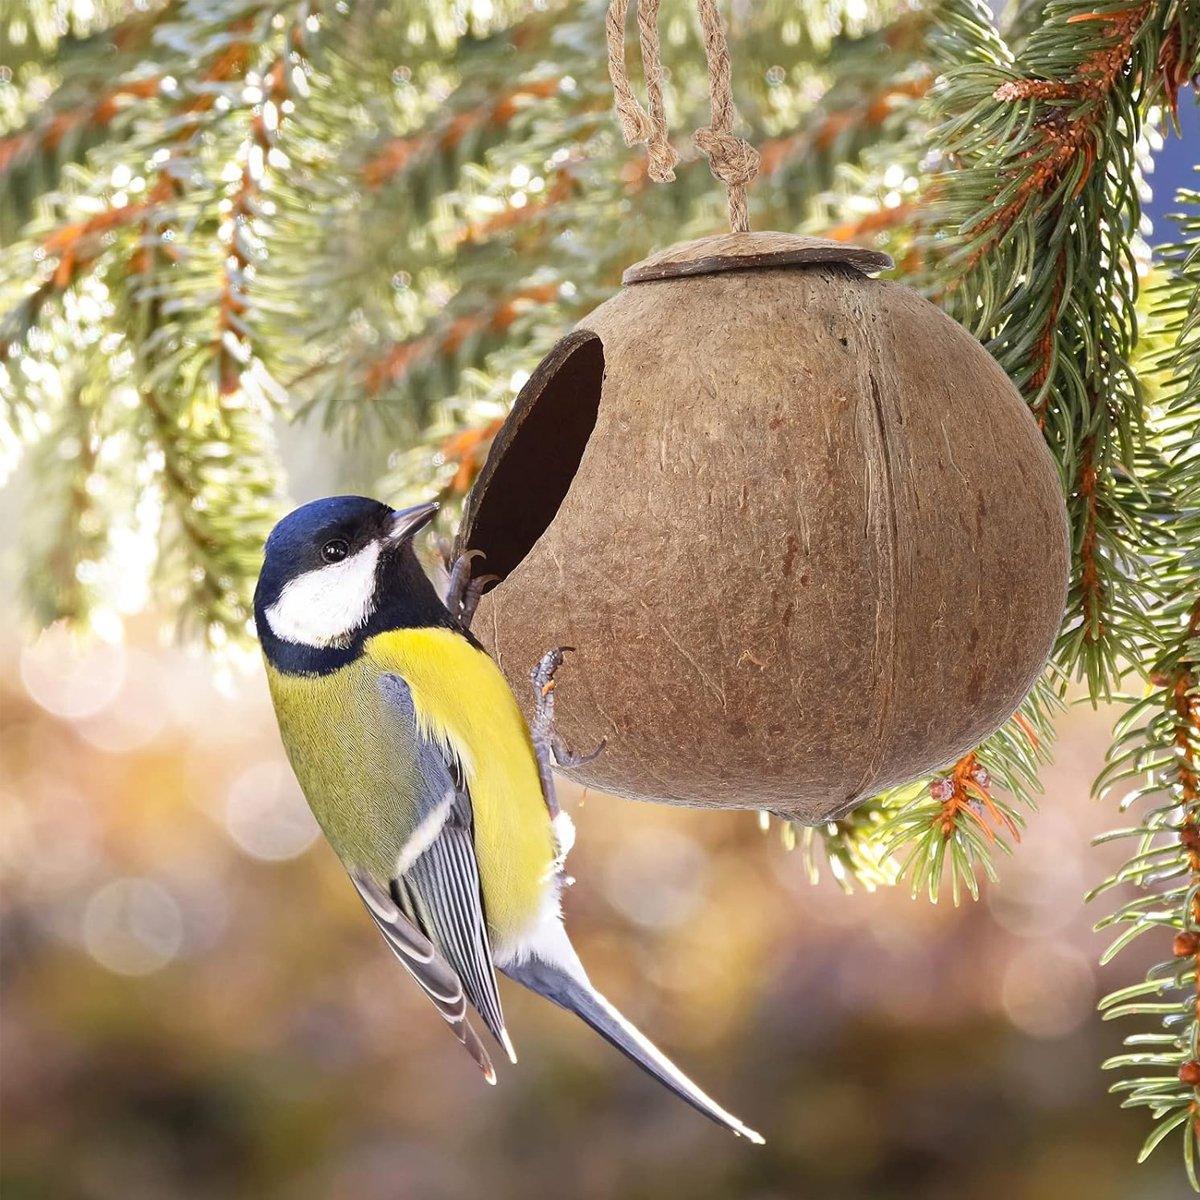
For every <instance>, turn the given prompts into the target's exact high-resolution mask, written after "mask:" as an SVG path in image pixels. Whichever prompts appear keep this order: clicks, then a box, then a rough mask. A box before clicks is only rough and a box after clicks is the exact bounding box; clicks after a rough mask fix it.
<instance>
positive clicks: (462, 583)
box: [446, 550, 499, 629]
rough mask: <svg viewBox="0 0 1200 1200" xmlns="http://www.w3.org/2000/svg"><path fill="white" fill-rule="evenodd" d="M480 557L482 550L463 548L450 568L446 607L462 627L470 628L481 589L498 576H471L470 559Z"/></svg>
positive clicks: (481, 593) (481, 592)
mask: <svg viewBox="0 0 1200 1200" xmlns="http://www.w3.org/2000/svg"><path fill="white" fill-rule="evenodd" d="M482 557H483V551H482V550H465V551H463V553H462V554H460V555H459V556H458V557H457V558H456V559H455V560H454V565H453V566H452V567H451V568H450V584H449V586H448V587H447V589H446V607H447V608H448V609H449V610H450V612H451V614H452V615H453V616H454V617H455V618H457V620H458V623H459V624H460V625H461V626H462V627H463V628H464V629H470V628H471V621H472V620H473V619H474V617H475V609H476V608H477V607H478V606H479V597H480V596H482V595H483V589H484V588H486V587H487V585H488V584H489V583H494V582H495V581H496V580H497V579H498V578H499V576H498V575H478V576H472V574H471V563H472V561H473V560H474V559H476V558H482Z"/></svg>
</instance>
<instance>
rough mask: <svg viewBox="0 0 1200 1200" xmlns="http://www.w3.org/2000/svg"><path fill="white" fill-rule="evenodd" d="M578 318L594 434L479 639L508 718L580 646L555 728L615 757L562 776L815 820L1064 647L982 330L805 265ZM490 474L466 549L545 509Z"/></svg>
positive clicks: (899, 769) (567, 670) (925, 749)
mask: <svg viewBox="0 0 1200 1200" xmlns="http://www.w3.org/2000/svg"><path fill="white" fill-rule="evenodd" d="M748 236H751V237H753V236H755V235H748ZM759 236H761V235H759ZM582 325H583V326H584V327H586V328H588V329H591V330H593V331H594V332H595V333H597V334H598V335H599V336H600V338H601V339H602V342H603V353H604V363H605V375H604V381H603V393H602V398H601V401H600V407H599V413H598V416H597V419H596V424H595V429H594V431H593V433H592V436H591V438H590V440H589V441H588V443H587V446H586V449H585V450H584V453H583V457H582V460H581V461H580V465H579V471H578V473H577V475H576V476H575V478H574V481H573V483H571V485H570V489H569V491H568V492H567V494H566V498H565V500H564V501H563V503H562V507H561V509H560V510H559V511H558V514H557V516H555V517H554V519H553V521H552V522H551V524H550V525H549V528H547V529H546V530H545V532H544V533H543V534H542V536H541V537H540V539H539V540H538V541H537V543H536V544H535V545H534V546H533V548H532V550H531V551H530V553H529V554H528V555H527V556H526V557H525V558H524V560H523V561H521V562H520V563H519V565H517V566H516V567H515V569H514V570H513V571H512V573H511V574H510V575H509V577H508V578H507V579H506V580H505V582H503V583H502V584H500V585H499V586H498V587H497V588H496V589H495V590H494V591H493V592H491V593H490V594H489V595H488V596H485V597H484V600H483V602H482V604H481V605H480V610H479V615H478V617H477V619H476V625H475V631H476V633H477V634H478V635H479V636H480V638H481V639H482V640H483V641H484V642H485V644H487V645H488V646H489V648H490V649H492V650H493V652H494V653H495V654H496V656H497V658H498V660H499V662H500V665H501V667H502V668H503V669H504V671H505V673H506V674H507V675H508V677H509V678H510V680H511V681H512V682H513V685H514V687H515V689H516V692H517V695H518V697H519V698H520V699H521V700H522V702H523V703H528V702H529V700H530V697H529V690H530V689H529V686H528V672H529V670H530V668H531V667H532V666H533V664H534V662H535V661H536V660H537V658H538V657H539V656H540V655H541V653H542V652H543V651H544V650H545V649H547V648H548V647H550V646H553V645H556V644H567V645H573V646H576V647H577V648H578V653H577V654H576V655H574V656H572V657H571V658H569V659H568V662H567V664H566V666H565V667H564V668H563V670H562V671H561V673H560V677H559V688H558V712H559V722H560V728H561V730H562V732H563V734H564V735H565V737H566V738H567V740H568V741H569V742H571V743H573V744H574V745H576V746H579V747H582V748H587V747H590V746H591V745H592V744H594V743H595V742H596V741H597V740H598V739H599V738H600V737H606V738H607V739H608V748H607V749H606V750H605V752H604V753H603V754H602V755H601V756H600V757H599V758H598V759H596V760H595V762H593V763H591V764H590V765H588V766H587V767H585V768H583V769H582V770H578V771H574V772H569V774H571V775H572V776H573V777H575V778H577V779H579V780H580V781H582V782H586V783H588V784H591V785H593V786H595V787H597V788H601V789H603V790H605V791H611V792H617V793H621V794H625V795H630V796H636V797H641V798H646V799H656V800H665V801H671V802H677V803H687V804H717V805H726V806H734V807H759V806H762V807H767V808H771V809H774V810H777V811H780V812H787V813H792V814H795V815H797V816H799V817H801V818H802V819H805V820H808V821H818V820H821V819H823V818H826V817H829V816H831V815H834V814H837V813H840V812H842V811H845V810H846V809H847V808H848V807H850V806H852V805H853V803H854V802H855V801H856V800H858V799H860V798H862V797H864V796H866V795H869V794H872V793H873V792H875V791H877V790H879V789H880V788H882V787H885V786H887V785H890V784H894V783H898V782H901V781H903V780H906V779H910V778H914V777H916V776H918V775H920V774H922V773H924V772H926V771H928V770H930V769H931V768H933V767H936V766H938V765H941V764H942V763H945V762H948V761H950V760H952V759H953V758H955V757H956V756H957V755H959V754H960V753H961V752H963V751H964V750H966V749H968V748H970V747H971V746H973V745H974V744H975V743H976V742H977V741H978V740H979V739H980V738H982V737H983V736H985V735H986V734H988V733H990V732H991V731H992V730H993V729H995V728H996V727H997V726H998V725H999V724H1000V723H1002V722H1003V721H1004V720H1005V719H1006V718H1007V717H1008V716H1009V714H1010V713H1011V712H1012V710H1013V709H1014V707H1015V706H1016V705H1017V703H1018V702H1019V700H1020V699H1021V697H1022V696H1023V695H1024V693H1025V691H1026V690H1027V689H1028V687H1029V686H1030V685H1031V683H1032V682H1033V680H1034V679H1035V678H1036V676H1037V674H1038V672H1039V670H1040V669H1041V667H1042V665H1043V664H1044V662H1045V659H1046V657H1047V654H1048V653H1049V650H1050V647H1051V645H1052V642H1053V639H1054V635H1055V633H1056V631H1057V628H1058V624H1059V619H1060V616H1061V613H1062V608H1063V601H1064V595H1065V588H1066V578H1067V560H1068V548H1067V540H1066V539H1067V534H1066V522H1065V512H1064V507H1063V501H1062V496H1061V493H1060V490H1059V483H1058V476H1057V472H1056V471H1055V469H1054V466H1053V463H1052V460H1051V458H1050V455H1049V453H1048V451H1047V450H1046V448H1045V445H1044V443H1043V441H1042V438H1041V435H1040V433H1039V432H1038V430H1037V428H1036V425H1035V423H1034V421H1033V419H1032V417H1031V416H1030V414H1029V412H1028V410H1027V408H1026V407H1025V405H1024V403H1023V402H1022V400H1021V398H1020V396H1019V395H1018V394H1017V392H1016V391H1015V389H1014V388H1013V387H1012V385H1011V384H1010V383H1009V381H1008V379H1007V378H1006V377H1005V376H1004V374H1003V372H1002V371H1001V370H1000V368H999V367H998V366H997V365H996V364H995V362H994V361H993V360H992V359H991V358H990V357H989V356H988V354H987V353H986V352H985V351H984V350H983V349H982V347H980V346H979V344H978V343H977V342H976V341H975V340H974V339H973V338H971V337H970V336H969V335H968V334H967V333H966V332H965V331H963V330H962V329H961V328H959V327H958V326H957V325H956V324H954V322H952V321H951V320H949V318H947V317H945V316H944V315H943V314H942V313H940V312H939V311H938V310H937V309H935V308H933V307H932V306H931V305H929V304H927V303H926V302H925V301H923V300H922V299H920V298H919V297H918V296H917V295H916V294H915V293H913V292H911V291H909V290H907V289H905V288H903V287H900V286H898V285H896V284H892V283H886V282H883V281H879V280H872V279H868V278H866V277H864V276H863V275H861V274H860V273H858V272H857V271H854V270H852V269H849V268H847V267H845V266H817V265H809V266H804V267H798V268H794V269H789V270H769V271H762V270H749V271H729V270H726V271H723V272H721V273H718V274H706V275H700V276H694V277H690V278H680V279H674V280H668V281H663V282H652V283H639V284H637V285H636V286H633V287H629V288H626V289H625V290H624V291H622V292H620V293H619V294H618V295H616V296H615V297H613V298H612V299H611V300H609V301H608V302H607V303H605V304H603V305H601V306H600V307H599V308H598V309H597V310H596V311H595V312H594V313H592V314H591V315H590V316H589V317H588V318H587V319H586V320H585V321H584V322H583V323H582ZM568 359H570V360H571V361H575V358H573V357H572V356H570V355H568ZM535 385H537V387H538V390H539V391H541V390H542V389H546V388H547V382H546V378H545V376H544V375H543V376H542V377H541V378H540V379H539V377H538V376H535V377H534V379H531V381H530V385H529V386H530V388H533V387H534V386H535ZM593 387H594V381H593V382H592V384H590V385H586V386H580V384H579V382H578V376H576V382H575V383H573V384H572V388H578V389H579V393H580V402H586V397H587V395H588V394H589V393H590V391H591V389H592V388H593ZM548 390H550V391H554V390H555V389H554V385H553V382H551V383H550V384H549V389H548ZM570 390H571V389H566V391H570ZM539 403H540V402H539ZM554 403H555V404H561V403H563V394H562V393H561V392H560V393H556V399H555V400H554ZM527 404H528V402H527ZM527 404H526V406H527ZM520 408H521V404H520V402H519V404H518V411H520ZM506 447H507V449H508V451H509V452H510V453H511V452H512V441H511V437H510V438H509V439H508V440H507V441H498V443H497V450H496V451H495V453H496V454H497V455H498V456H499V455H502V454H503V453H504V451H505V449H506ZM541 452H542V453H543V454H549V455H552V454H553V453H554V452H555V447H554V442H553V439H552V438H546V439H544V441H543V443H542V450H541ZM493 478H500V477H499V476H494V475H493V474H491V473H486V472H485V475H484V477H483V484H484V486H483V487H482V488H480V489H478V492H477V495H476V496H475V497H473V500H472V506H471V509H470V510H469V514H468V519H467V520H466V521H465V522H464V527H463V531H462V534H461V537H462V541H463V544H470V545H473V546H474V545H478V546H480V548H483V549H485V550H486V549H488V546H487V545H486V543H485V542H481V541H479V540H478V539H477V538H475V536H474V530H476V529H478V530H481V531H482V530H484V528H485V527H484V525H483V524H481V520H482V519H484V518H483V517H481V514H484V515H485V516H486V514H487V513H488V511H489V509H491V507H492V506H497V512H498V513H499V514H501V516H502V515H503V512H504V510H505V509H506V508H508V509H511V508H512V507H513V506H518V507H519V506H521V505H522V504H524V503H526V502H528V501H529V499H530V497H531V496H532V497H533V502H535V503H537V502H540V501H539V496H538V493H536V491H534V492H526V491H525V490H524V489H522V488H513V487H505V488H491V489H489V488H488V487H487V481H488V480H489V479H493ZM541 499H544V496H543V497H541ZM488 519H490V520H491V521H492V522H493V524H492V527H493V528H496V527H498V525H499V524H500V517H498V516H497V515H496V514H492V516H491V517H490V518H488ZM488 569H489V565H488V564H487V563H486V562H485V563H484V564H482V565H481V566H480V570H488Z"/></svg>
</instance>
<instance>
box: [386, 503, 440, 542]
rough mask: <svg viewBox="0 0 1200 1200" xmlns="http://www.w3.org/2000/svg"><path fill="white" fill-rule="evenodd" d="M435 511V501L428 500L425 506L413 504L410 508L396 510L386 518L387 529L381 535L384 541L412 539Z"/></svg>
mask: <svg viewBox="0 0 1200 1200" xmlns="http://www.w3.org/2000/svg"><path fill="white" fill-rule="evenodd" d="M437 510H438V505H437V501H436V500H430V501H429V502H428V503H426V504H414V505H413V506H412V508H401V509H397V511H396V512H394V513H392V515H391V516H390V517H389V518H388V523H387V528H386V529H385V531H384V535H383V536H384V540H385V541H388V542H400V541H403V540H404V539H405V538H407V537H412V535H413V534H414V533H416V532H417V530H419V529H424V528H425V526H426V525H428V524H429V522H430V521H432V520H433V517H434V514H435V513H436V512H437Z"/></svg>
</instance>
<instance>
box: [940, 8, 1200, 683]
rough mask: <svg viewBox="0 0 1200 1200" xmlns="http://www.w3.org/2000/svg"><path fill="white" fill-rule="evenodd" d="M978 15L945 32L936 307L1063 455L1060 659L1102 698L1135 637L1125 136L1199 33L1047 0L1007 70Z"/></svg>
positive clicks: (1139, 618)
mask: <svg viewBox="0 0 1200 1200" xmlns="http://www.w3.org/2000/svg"><path fill="white" fill-rule="evenodd" d="M982 22H983V18H982V17H980V18H978V19H977V20H976V24H975V25H974V26H972V25H971V24H970V22H969V21H968V22H967V23H966V24H965V25H964V24H963V23H962V22H960V23H959V24H957V25H956V26H955V27H954V30H955V36H956V37H957V38H958V39H959V45H960V49H961V43H962V41H963V40H964V39H965V40H966V42H967V43H969V44H973V46H974V49H973V50H972V51H971V52H969V53H968V56H967V58H966V60H965V61H962V62H959V63H958V64H957V65H953V66H951V67H950V69H949V70H948V71H947V72H946V74H945V77H944V79H943V80H942V82H941V83H940V84H939V87H938V89H937V90H936V93H935V103H936V105H937V108H938V111H939V112H940V114H941V116H942V125H941V128H940V130H939V131H938V135H937V136H938V140H939V142H940V143H941V144H943V145H944V146H945V147H946V148H947V169H946V170H945V171H943V173H942V174H941V175H940V176H939V177H938V178H937V179H936V180H935V182H934V183H933V185H932V188H931V196H932V199H933V210H932V216H931V219H930V222H929V225H928V234H927V244H928V248H929V251H930V254H931V256H932V262H933V263H934V264H935V266H936V286H937V287H938V288H940V289H941V290H942V293H943V299H944V300H945V302H946V303H947V304H948V305H949V306H950V307H951V308H952V309H953V310H954V311H955V315H957V316H958V317H959V318H960V319H961V320H963V321H964V322H965V323H966V324H968V325H969V326H970V327H971V328H972V329H974V330H975V331H976V332H977V333H978V334H979V335H980V336H981V338H982V339H983V340H984V341H985V343H986V344H987V345H988V348H989V349H990V350H991V351H992V353H993V354H994V355H995V356H996V358H997V359H998V360H999V361H1000V363H1001V365H1002V366H1004V367H1005V369H1006V370H1007V371H1008V373H1009V375H1010V376H1011V377H1012V378H1013V380H1014V381H1015V382H1016V383H1017V385H1018V386H1019V387H1020V388H1021V389H1022V391H1023V392H1024V394H1025V396H1026V398H1027V399H1028V401H1029V403H1030V405H1031V407H1032V408H1033V411H1034V413H1035V415H1036V416H1037V417H1038V420H1039V423H1040V424H1041V425H1042V428H1043V430H1044V432H1045V434H1046V436H1047V440H1048V441H1049V443H1050V445H1051V448H1052V449H1053V451H1054V452H1055V454H1056V457H1057V458H1058V459H1059V462H1060V465H1061V469H1062V472H1063V477H1064V481H1065V484H1066V487H1067V491H1068V509H1069V514H1070V518H1071V525H1072V531H1073V547H1074V569H1073V576H1072V582H1071V589H1070V595H1069V601H1068V622H1067V625H1066V627H1065V629H1064V633H1063V636H1062V638H1061V640H1060V643H1059V647H1058V651H1057V657H1058V662H1059V664H1060V665H1061V667H1062V669H1063V671H1064V673H1070V672H1075V671H1077V672H1078V673H1080V674H1081V675H1082V676H1083V677H1084V678H1086V680H1087V682H1088V685H1089V689H1090V691H1091V694H1092V695H1093V697H1100V696H1105V695H1108V694H1110V692H1111V690H1112V688H1113V686H1114V685H1115V682H1116V680H1117V678H1118V677H1119V675H1120V674H1121V672H1122V671H1123V670H1124V664H1125V663H1128V662H1136V661H1138V657H1139V654H1138V648H1139V645H1140V643H1141V640H1142V638H1143V637H1144V636H1145V633H1146V630H1145V620H1144V617H1143V615H1142V614H1143V609H1144V600H1145V597H1144V595H1143V593H1142V585H1141V581H1140V572H1139V568H1138V552H1139V543H1140V540H1141V538H1142V536H1143V533H1142V530H1143V529H1144V527H1145V524H1146V522H1147V521H1148V520H1150V519H1152V512H1151V506H1150V503H1149V497H1148V495H1147V494H1146V492H1145V490H1144V489H1143V488H1142V487H1141V486H1140V485H1139V481H1138V478H1137V470H1138V460H1139V454H1140V453H1141V450H1140V448H1141V446H1142V444H1143V441H1144V429H1143V397H1142V395H1141V393H1140V390H1139V387H1138V383H1137V380H1136V378H1135V376H1134V373H1133V371H1132V368H1131V364H1130V357H1131V354H1132V352H1133V346H1134V343H1135V339H1136V332H1137V323H1136V312H1135V301H1136V295H1137V278H1136V272H1135V268H1134V262H1133V259H1132V255H1131V252H1130V250H1129V245H1130V242H1131V240H1132V238H1133V236H1134V233H1135V231H1136V229H1137V226H1138V222H1139V215H1140V214H1139V206H1138V195H1137V193H1138V187H1139V169H1138V165H1137V155H1138V153H1139V151H1138V149H1137V147H1138V139H1139V137H1140V134H1141V128H1142V122H1143V121H1144V119H1145V116H1146V114H1147V113H1148V112H1149V111H1150V110H1151V108H1152V106H1153V105H1154V104H1155V103H1158V102H1160V101H1162V100H1163V99H1166V100H1168V101H1173V99H1174V95H1175V92H1176V91H1177V88H1178V85H1179V80H1180V79H1181V78H1183V77H1184V71H1183V68H1182V66H1181V63H1182V62H1183V61H1187V62H1192V61H1194V59H1195V56H1196V31H1195V30H1194V29H1191V28H1190V27H1187V26H1186V23H1185V19H1184V12H1183V9H1182V7H1177V6H1176V5H1175V4H1173V3H1171V2H1169V0H1143V2H1141V3H1137V4H1134V5H1131V6H1127V7H1117V6H1116V5H1115V4H1109V5H1101V6H1093V5H1092V4H1090V3H1088V2H1087V0H1052V2H1051V3H1050V4H1048V5H1047V7H1046V10H1045V19H1044V20H1043V22H1042V23H1041V24H1040V25H1038V26H1037V27H1035V28H1033V29H1032V30H1031V31H1030V32H1029V34H1028V37H1027V38H1026V40H1025V42H1024V45H1023V46H1022V48H1021V57H1020V62H1019V64H1016V63H1014V62H1013V60H1012V58H1011V55H1010V54H1009V52H1008V50H1007V48H1005V47H1004V46H1003V45H1002V43H998V40H997V38H996V35H995V34H994V31H988V32H987V33H985V34H982V35H979V34H978V32H977V31H978V29H979V28H980V27H981V26H982ZM964 29H965V32H964ZM948 231H954V232H953V234H951V233H949V232H948Z"/></svg>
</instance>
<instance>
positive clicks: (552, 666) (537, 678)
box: [529, 646, 607, 817]
mask: <svg viewBox="0 0 1200 1200" xmlns="http://www.w3.org/2000/svg"><path fill="white" fill-rule="evenodd" d="M574 649H575V647H574V646H556V647H555V648H554V649H553V650H547V651H546V653H545V654H543V655H542V657H541V658H540V659H539V660H538V664H537V666H536V667H534V668H533V673H532V675H531V676H530V680H531V681H532V683H533V696H534V709H533V724H532V727H531V728H530V731H529V732H530V735H531V737H532V740H533V749H534V752H535V753H536V754H537V761H538V774H539V775H540V776H541V780H542V794H543V795H544V796H545V798H546V807H547V808H548V809H549V810H550V815H551V816H552V817H557V816H558V813H559V807H558V799H557V797H556V796H555V793H554V773H553V771H554V767H555V766H559V767H567V768H570V767H582V766H584V765H586V764H587V763H590V762H591V761H592V760H593V759H594V758H595V757H596V756H597V755H598V754H599V753H600V752H601V751H602V750H603V749H604V747H605V745H606V744H607V743H606V739H604V738H601V739H600V744H599V745H598V746H597V747H596V748H595V750H593V751H592V752H591V753H590V754H577V753H576V752H575V751H574V750H572V749H571V748H570V747H569V746H568V745H567V744H566V743H565V742H564V741H563V740H562V738H561V737H560V736H559V734H558V730H557V729H556V728H555V721H554V688H555V680H554V674H555V672H556V671H557V670H558V668H559V667H561V666H562V664H563V659H564V657H565V656H566V652H567V651H568V650H574Z"/></svg>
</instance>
